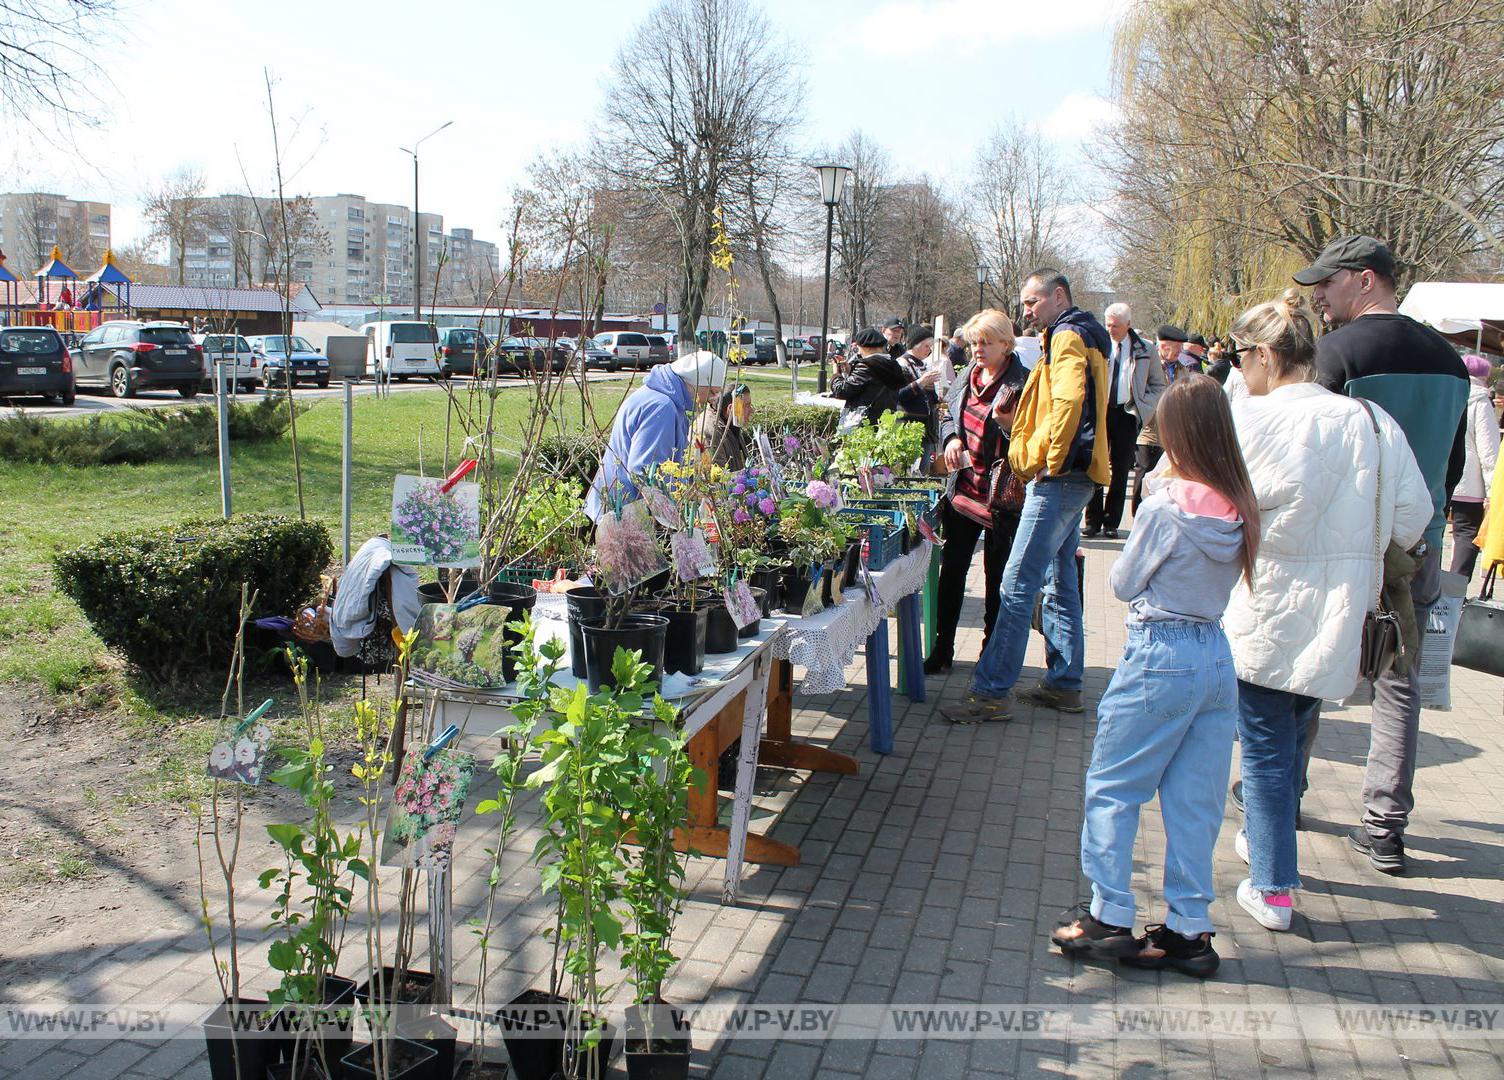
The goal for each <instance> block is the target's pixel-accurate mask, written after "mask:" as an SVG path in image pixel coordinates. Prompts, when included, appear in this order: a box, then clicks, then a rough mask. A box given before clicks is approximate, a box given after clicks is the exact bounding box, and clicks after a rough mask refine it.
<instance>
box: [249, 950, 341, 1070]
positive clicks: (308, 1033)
mask: <svg viewBox="0 0 1504 1080" xmlns="http://www.w3.org/2000/svg"><path fill="white" fill-rule="evenodd" d="M319 996H320V997H321V998H322V999H323V1000H322V1002H321V1003H319V1004H304V1005H287V1006H285V1007H284V1008H285V1011H286V1012H287V1013H288V1015H289V1027H290V1028H291V1034H290V1037H289V1039H288V1042H287V1043H286V1051H285V1053H284V1054H283V1059H284V1060H283V1063H282V1065H281V1066H279V1068H281V1069H282V1070H283V1071H282V1072H281V1073H277V1072H276V1071H275V1068H274V1069H269V1070H268V1071H267V1075H268V1076H274V1077H276V1078H277V1080H284V1078H285V1080H314V1078H316V1077H318V1076H328V1080H338V1078H339V1076H340V1061H341V1060H342V1059H343V1058H344V1056H345V1055H346V1054H348V1053H349V1052H350V1047H351V1045H352V1044H353V1043H354V1042H355V1036H354V1031H355V983H354V981H353V980H351V979H346V978H344V977H343V976H340V975H326V976H324V981H323V993H322V994H320V995H319ZM325 1064H327V1065H328V1071H327V1073H326V1072H325V1071H324V1069H323V1066H324V1065H325ZM294 1066H296V1070H295V1069H294Z"/></svg>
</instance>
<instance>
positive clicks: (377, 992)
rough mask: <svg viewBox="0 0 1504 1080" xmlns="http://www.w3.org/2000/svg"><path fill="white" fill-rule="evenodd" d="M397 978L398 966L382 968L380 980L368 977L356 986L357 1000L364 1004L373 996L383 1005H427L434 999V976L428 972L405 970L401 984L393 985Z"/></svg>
mask: <svg viewBox="0 0 1504 1080" xmlns="http://www.w3.org/2000/svg"><path fill="white" fill-rule="evenodd" d="M396 978H397V969H396V968H393V967H391V966H387V967H384V968H382V969H381V976H380V978H379V980H378V979H367V980H366V981H365V982H363V983H361V984H360V985H359V986H357V987H356V988H355V1000H356V1001H358V1002H360V1003H361V1004H362V1005H369V1004H371V999H372V998H373V997H374V998H377V999H379V1000H380V1002H381V1004H382V1005H427V1004H429V1003H430V1002H432V1001H433V976H432V975H430V974H429V973H428V972H426V971H411V970H409V971H405V972H403V973H402V984H401V985H400V986H395V985H393V984H394V983H395V981H396ZM373 984H375V985H373Z"/></svg>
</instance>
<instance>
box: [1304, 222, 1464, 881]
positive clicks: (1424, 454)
mask: <svg viewBox="0 0 1504 1080" xmlns="http://www.w3.org/2000/svg"><path fill="white" fill-rule="evenodd" d="M1394 274H1395V266H1394V256H1393V255H1391V254H1390V252H1389V248H1388V247H1386V246H1385V245H1384V244H1382V243H1380V242H1379V241H1378V240H1375V239H1374V238H1373V237H1371V236H1340V237H1338V238H1337V239H1336V240H1333V241H1332V242H1331V243H1330V244H1328V245H1327V246H1326V248H1325V249H1324V250H1323V251H1322V252H1321V254H1320V255H1318V256H1317V257H1316V261H1315V262H1314V263H1312V264H1311V265H1310V266H1308V267H1306V268H1305V269H1304V270H1301V271H1300V272H1299V273H1297V274H1296V275H1295V280H1296V281H1297V282H1298V283H1299V284H1301V285H1311V286H1314V288H1313V289H1312V293H1311V299H1312V301H1313V302H1314V305H1315V307H1316V311H1317V313H1318V314H1320V315H1322V316H1324V317H1325V318H1326V319H1327V320H1328V321H1329V322H1335V323H1340V324H1341V327H1340V328H1339V329H1337V330H1333V331H1331V332H1330V333H1328V334H1324V335H1323V336H1322V338H1321V340H1320V342H1318V343H1317V346H1316V381H1317V382H1319V383H1320V384H1321V385H1322V386H1325V387H1326V388H1327V389H1328V390H1335V391H1336V392H1337V393H1339V394H1340V393H1346V394H1347V395H1348V396H1350V397H1360V398H1366V399H1367V400H1369V401H1372V402H1373V403H1374V404H1375V405H1378V406H1379V407H1380V408H1382V409H1383V410H1384V411H1385V412H1387V413H1388V414H1389V415H1390V416H1392V417H1394V420H1395V422H1396V423H1398V424H1399V426H1400V429H1401V430H1403V431H1404V433H1405V439H1406V440H1407V441H1408V442H1409V444H1410V450H1411V452H1412V453H1414V454H1415V461H1416V463H1417V464H1418V465H1420V471H1421V472H1422V473H1423V474H1424V475H1425V478H1426V485H1427V486H1428V487H1429V488H1430V489H1431V503H1432V506H1433V507H1434V510H1435V512H1434V514H1433V516H1432V518H1431V525H1430V527H1429V528H1428V529H1427V530H1426V538H1425V544H1426V549H1427V550H1426V552H1425V554H1424V555H1423V556H1422V558H1421V564H1420V569H1419V570H1418V571H1417V572H1416V575H1415V577H1414V579H1413V580H1412V581H1411V585H1410V595H1411V597H1412V598H1413V599H1414V601H1415V618H1416V620H1417V622H1418V623H1419V624H1420V625H1421V626H1424V625H1425V624H1426V618H1427V616H1428V615H1429V613H1430V610H1431V605H1432V604H1434V603H1435V602H1436V599H1437V597H1438V596H1439V595H1440V594H1441V534H1442V527H1443V525H1444V523H1445V521H1446V510H1445V507H1446V504H1447V500H1448V499H1449V498H1450V497H1451V493H1452V488H1453V487H1455V486H1456V484H1457V481H1458V479H1460V478H1461V476H1462V469H1463V464H1464V461H1465V458H1466V449H1465V438H1466V425H1465V421H1464V417H1463V414H1464V411H1465V409H1466V407H1467V398H1468V388H1469V387H1468V378H1467V368H1466V367H1464V366H1463V363H1462V359H1461V358H1460V357H1459V356H1458V355H1457V352H1456V350H1455V349H1453V348H1452V346H1451V345H1449V344H1448V343H1447V340H1446V339H1445V338H1444V337H1442V336H1441V335H1440V334H1438V333H1437V332H1436V331H1434V330H1432V329H1430V328H1429V327H1426V326H1422V325H1421V324H1420V323H1418V322H1416V321H1415V320H1414V319H1411V318H1408V317H1407V316H1404V315H1401V314H1400V313H1399V306H1398V304H1397V303H1396V299H1395V290H1394ZM1356 464H1357V463H1356V462H1354V465H1356ZM1416 667H1417V665H1413V664H1412V666H1411V670H1410V673H1409V674H1408V675H1404V676H1401V675H1397V674H1395V673H1394V672H1393V671H1391V672H1389V673H1388V674H1387V675H1383V676H1380V677H1379V678H1378V679H1377V680H1375V682H1374V687H1373V715H1372V720H1371V722H1370V725H1369V748H1368V768H1367V772H1366V773H1365V775H1364V778H1363V821H1362V824H1360V825H1358V826H1357V827H1356V828H1354V829H1353V830H1352V831H1351V833H1349V839H1350V841H1351V842H1352V845H1353V847H1355V848H1356V849H1357V850H1359V851H1361V852H1363V853H1364V854H1365V855H1367V856H1368V858H1369V861H1370V862H1371V863H1372V864H1373V866H1374V868H1375V869H1376V870H1379V871H1381V872H1383V873H1386V874H1401V873H1404V871H1405V844H1404V835H1405V827H1406V826H1407V825H1408V824H1409V821H1410V812H1411V811H1412V810H1413V809H1414V808H1415V791H1414V781H1415V750H1416V743H1417V741H1418V740H1419V737H1420V691H1419V688H1418V686H1417V683H1416V677H1417V671H1416Z"/></svg>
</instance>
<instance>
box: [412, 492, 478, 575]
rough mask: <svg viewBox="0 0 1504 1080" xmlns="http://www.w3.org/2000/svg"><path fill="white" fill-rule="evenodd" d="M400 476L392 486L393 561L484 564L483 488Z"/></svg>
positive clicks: (415, 563)
mask: <svg viewBox="0 0 1504 1080" xmlns="http://www.w3.org/2000/svg"><path fill="white" fill-rule="evenodd" d="M443 485H444V481H442V480H437V479H432V480H430V479H425V478H424V477H421V476H408V475H405V474H399V475H398V476H397V478H396V479H395V480H394V481H393V482H392V561H393V562H397V563H402V564H403V565H406V566H451V567H470V566H479V565H480V485H479V484H455V485H454V486H453V487H451V488H450V489H449V490H448V491H444V490H442V488H443Z"/></svg>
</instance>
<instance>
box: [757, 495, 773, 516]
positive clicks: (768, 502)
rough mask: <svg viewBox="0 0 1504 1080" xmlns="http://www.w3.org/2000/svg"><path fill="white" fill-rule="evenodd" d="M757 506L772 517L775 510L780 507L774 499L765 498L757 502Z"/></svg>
mask: <svg viewBox="0 0 1504 1080" xmlns="http://www.w3.org/2000/svg"><path fill="white" fill-rule="evenodd" d="M757 508H758V509H759V510H761V511H762V512H763V513H764V514H767V515H768V516H769V517H771V516H772V515H773V511H774V510H777V509H778V504H777V503H775V502H774V501H773V500H772V499H769V498H764V499H763V500H762V501H761V502H759V503H758V504H757Z"/></svg>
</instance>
